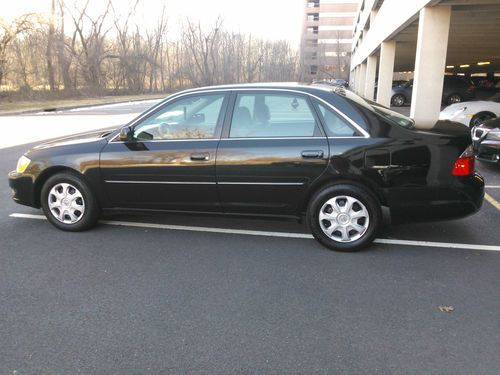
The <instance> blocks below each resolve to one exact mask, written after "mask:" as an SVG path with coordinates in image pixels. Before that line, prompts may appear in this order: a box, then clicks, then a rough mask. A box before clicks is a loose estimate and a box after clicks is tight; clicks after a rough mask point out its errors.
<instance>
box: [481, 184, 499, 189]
mask: <svg viewBox="0 0 500 375" xmlns="http://www.w3.org/2000/svg"><path fill="white" fill-rule="evenodd" d="M484 187H485V188H486V189H500V185H485V186H484Z"/></svg>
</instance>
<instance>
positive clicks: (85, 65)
mask: <svg viewBox="0 0 500 375" xmlns="http://www.w3.org/2000/svg"><path fill="white" fill-rule="evenodd" d="M89 2H90V0H87V1H86V3H85V5H84V6H83V7H82V8H81V9H78V10H76V14H75V13H74V12H75V10H73V11H71V10H70V15H71V18H72V20H73V25H74V27H75V33H76V35H78V39H79V42H80V47H81V54H79V56H80V60H79V64H80V65H81V67H82V77H83V79H84V81H85V83H86V84H87V86H88V88H89V89H90V90H91V91H92V92H93V93H99V92H100V91H101V89H102V88H103V86H104V81H103V73H102V71H101V64H102V62H103V60H104V59H106V58H107V57H109V56H107V50H106V45H105V38H106V34H107V33H108V32H109V30H110V28H105V22H106V20H107V17H108V15H109V13H110V10H111V0H107V2H106V7H105V9H104V12H103V13H102V14H101V15H99V16H98V17H95V18H93V17H91V16H90V15H89V14H88V12H87V8H88V5H89ZM87 25H89V28H88V31H86V26H87ZM73 48H74V45H73ZM73 53H74V54H75V55H77V54H78V52H77V51H75V50H73Z"/></svg>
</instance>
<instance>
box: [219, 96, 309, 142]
mask: <svg viewBox="0 0 500 375" xmlns="http://www.w3.org/2000/svg"><path fill="white" fill-rule="evenodd" d="M318 135H319V134H318V130H317V126H316V121H315V118H314V115H313V113H312V111H311V107H310V106H309V103H308V101H307V100H306V99H305V98H304V97H302V96H300V95H294V94H272V93H265V94H264V93H260V94H238V96H237V98H236V104H235V107H234V112H233V117H232V120H231V130H230V132H229V136H230V137H231V138H273V137H313V136H318Z"/></svg>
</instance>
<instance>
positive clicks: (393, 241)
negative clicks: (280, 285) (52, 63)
mask: <svg viewBox="0 0 500 375" xmlns="http://www.w3.org/2000/svg"><path fill="white" fill-rule="evenodd" d="M9 216H10V217H14V218H22V219H38V220H46V218H45V216H43V215H32V214H19V213H13V214H10V215H9ZM100 223H101V224H106V225H118V226H124V227H134V228H152V229H167V230H186V231H193V232H210V233H229V234H245V235H250V236H264V237H285V238H303V239H312V238H313V236H312V235H310V234H307V233H289V232H267V231H260V230H246V229H230V228H210V227H194V226H186V225H170V224H154V223H139V222H133V221H116V220H101V221H100ZM374 242H375V243H380V244H384V245H407V246H423V247H441V248H447V249H467V250H487V251H500V246H491V245H474V244H464V243H449V242H429V241H410V240H397V239H389V238H377V239H375V241H374Z"/></svg>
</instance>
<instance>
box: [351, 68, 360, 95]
mask: <svg viewBox="0 0 500 375" xmlns="http://www.w3.org/2000/svg"><path fill="white" fill-rule="evenodd" d="M358 81H359V66H357V67H355V68H354V80H353V81H352V82H350V83H349V85H350V86H351V90H352V91H354V92H356V91H357V90H358Z"/></svg>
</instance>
